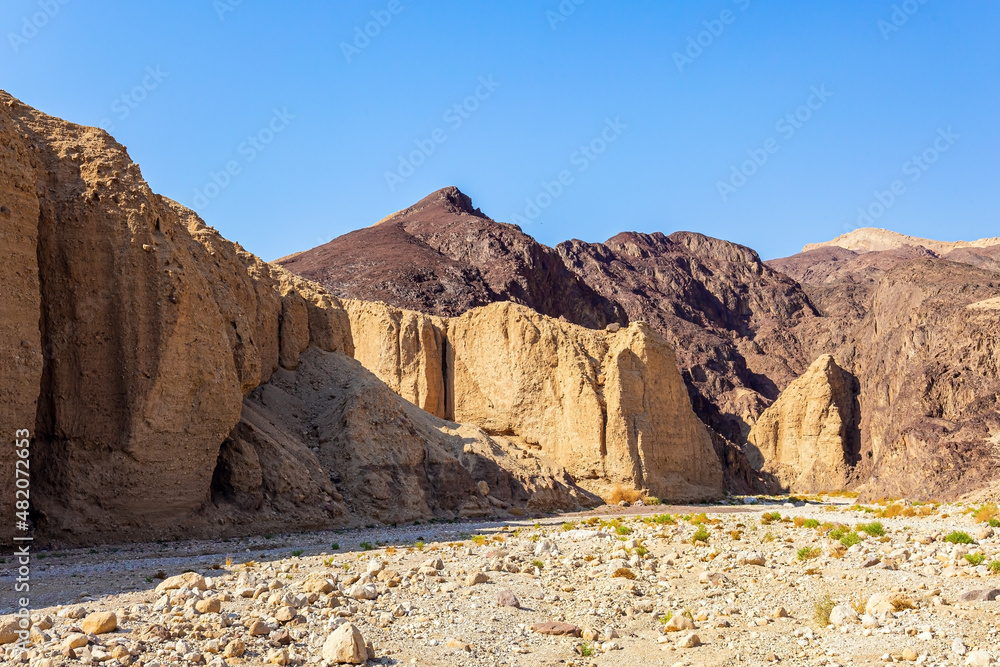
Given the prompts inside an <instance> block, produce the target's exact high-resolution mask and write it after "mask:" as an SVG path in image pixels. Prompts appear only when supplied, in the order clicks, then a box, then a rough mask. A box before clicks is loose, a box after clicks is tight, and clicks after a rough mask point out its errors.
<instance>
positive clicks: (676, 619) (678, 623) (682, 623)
mask: <svg viewBox="0 0 1000 667" xmlns="http://www.w3.org/2000/svg"><path fill="white" fill-rule="evenodd" d="M663 629H664V631H666V632H681V631H683V630H694V629H695V625H694V621H693V620H691V619H690V618H688V617H687V616H685V615H684V614H681V613H677V612H674V614H673V616H671V617H670V620H669V621H667V622H666V623H664V624H663Z"/></svg>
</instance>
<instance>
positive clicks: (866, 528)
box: [858, 521, 885, 537]
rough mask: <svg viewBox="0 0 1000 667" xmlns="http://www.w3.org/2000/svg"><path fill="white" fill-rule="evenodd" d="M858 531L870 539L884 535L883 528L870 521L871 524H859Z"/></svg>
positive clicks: (877, 523)
mask: <svg viewBox="0 0 1000 667" xmlns="http://www.w3.org/2000/svg"><path fill="white" fill-rule="evenodd" d="M858 530H860V531H862V532H865V533H868V534H869V535H871V536H872V537H880V536H882V535H885V527H884V526H883V525H882V524H881V523H879V522H878V521H872V522H871V523H859V524H858Z"/></svg>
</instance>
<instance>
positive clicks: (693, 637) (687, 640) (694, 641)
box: [677, 632, 701, 648]
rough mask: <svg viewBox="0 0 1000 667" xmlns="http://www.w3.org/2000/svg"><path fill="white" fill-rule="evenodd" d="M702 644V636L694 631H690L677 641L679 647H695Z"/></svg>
mask: <svg viewBox="0 0 1000 667" xmlns="http://www.w3.org/2000/svg"><path fill="white" fill-rule="evenodd" d="M695 646H701V638H700V637H699V636H698V635H697V634H696V633H694V632H689V633H688V634H686V635H684V636H683V637H681V638H680V639H679V640H678V641H677V647H678V648H694V647H695Z"/></svg>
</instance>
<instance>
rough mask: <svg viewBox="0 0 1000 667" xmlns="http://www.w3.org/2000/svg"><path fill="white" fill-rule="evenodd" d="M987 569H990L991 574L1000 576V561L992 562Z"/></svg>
mask: <svg viewBox="0 0 1000 667" xmlns="http://www.w3.org/2000/svg"><path fill="white" fill-rule="evenodd" d="M986 567H988V568H990V572H992V573H993V574H1000V560H993V561H990V564H989V565H987V566H986Z"/></svg>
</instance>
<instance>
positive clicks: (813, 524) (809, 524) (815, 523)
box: [802, 519, 819, 528]
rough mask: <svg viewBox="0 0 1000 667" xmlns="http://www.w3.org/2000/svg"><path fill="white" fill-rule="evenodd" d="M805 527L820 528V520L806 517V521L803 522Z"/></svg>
mask: <svg viewBox="0 0 1000 667" xmlns="http://www.w3.org/2000/svg"><path fill="white" fill-rule="evenodd" d="M802 526H803V527H804V528H819V521H817V520H816V519H806V521H805V523H803V524H802Z"/></svg>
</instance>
